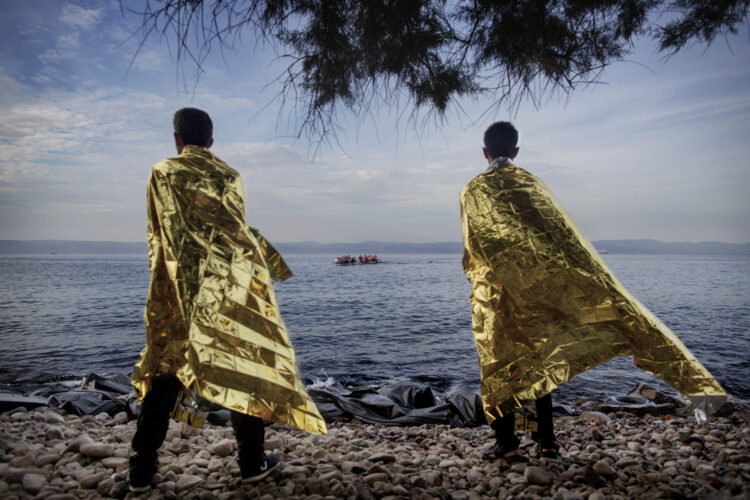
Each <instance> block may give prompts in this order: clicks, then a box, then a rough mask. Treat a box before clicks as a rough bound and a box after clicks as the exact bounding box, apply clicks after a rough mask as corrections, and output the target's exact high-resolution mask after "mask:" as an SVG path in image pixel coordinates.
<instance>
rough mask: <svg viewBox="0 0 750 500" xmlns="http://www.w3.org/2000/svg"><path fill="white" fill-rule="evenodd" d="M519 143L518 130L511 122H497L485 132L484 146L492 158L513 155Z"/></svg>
mask: <svg viewBox="0 0 750 500" xmlns="http://www.w3.org/2000/svg"><path fill="white" fill-rule="evenodd" d="M517 145H518V130H516V127H514V126H513V124H512V123H510V122H495V123H493V124H492V125H490V126H489V127H487V130H485V132H484V147H485V149H486V150H487V152H488V153H489V154H490V156H491V157H492V158H500V157H501V156H505V157H509V156H511V155H513V151H515V149H516V146H517Z"/></svg>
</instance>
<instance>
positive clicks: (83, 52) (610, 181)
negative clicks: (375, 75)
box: [0, 0, 750, 243]
mask: <svg viewBox="0 0 750 500" xmlns="http://www.w3.org/2000/svg"><path fill="white" fill-rule="evenodd" d="M127 5H131V6H137V5H138V2H126V6H127ZM139 24H140V18H139V17H138V16H137V15H134V14H130V13H127V12H125V13H124V14H123V12H122V11H121V9H120V5H119V3H118V2H116V1H76V0H73V1H70V2H66V1H54V2H53V1H39V0H2V1H0V117H2V118H0V239H21V240H28V239H68V240H96V241H100V240H106V241H142V240H143V239H144V238H145V225H146V224H145V188H146V181H147V179H148V175H149V171H150V168H151V166H152V165H153V164H154V163H156V162H157V161H159V160H161V159H162V158H165V157H168V156H173V155H174V154H175V150H174V143H173V139H172V128H171V120H172V114H173V113H174V111H175V110H177V109H179V108H181V107H184V106H193V107H199V108H202V109H205V110H206V111H208V112H209V113H210V114H211V116H212V118H213V121H214V140H215V143H214V146H213V147H212V151H213V152H214V153H215V154H216V155H217V156H219V157H220V158H222V159H223V160H225V161H226V162H227V163H229V164H230V165H231V166H233V167H234V168H235V169H237V170H238V171H239V172H240V174H241V175H242V178H243V181H244V185H245V198H246V200H245V202H246V215H247V220H248V223H249V224H250V225H252V226H254V227H257V228H258V229H259V230H260V231H261V232H262V233H263V234H264V235H265V236H266V237H267V238H269V239H270V240H271V241H274V242H293V241H319V242H356V241H362V240H380V241H393V242H437V241H460V239H461V232H460V226H459V205H458V194H459V192H460V191H461V189H462V187H463V186H464V185H465V184H466V183H467V182H469V181H470V180H471V179H472V178H473V177H474V176H476V175H477V174H479V173H481V172H482V171H483V170H484V169H485V168H486V166H487V165H486V161H485V160H484V158H483V156H482V151H481V148H482V134H483V132H484V129H485V128H486V127H487V126H488V125H489V124H490V123H492V122H493V121H496V120H508V119H509V120H511V121H513V122H514V124H515V125H516V127H517V128H518V129H519V131H520V133H521V138H520V144H519V146H520V153H519V155H518V157H517V164H518V165H519V166H521V167H523V168H525V169H527V170H529V171H531V172H532V173H534V174H536V175H537V176H538V177H540V178H541V179H542V180H543V181H544V182H545V183H546V184H547V185H548V186H549V187H550V188H551V190H552V191H553V192H554V193H555V195H556V196H557V198H558V199H559V200H560V201H561V202H562V204H563V205H564V206H565V207H566V209H567V211H568V212H569V213H570V214H571V216H572V217H573V219H574V220H575V221H576V222H577V223H578V225H579V226H580V227H581V229H582V230H583V232H584V234H586V235H587V236H588V237H589V238H590V239H592V240H602V239H632V238H652V239H658V240H662V241H723V242H728V243H744V242H750V196H748V195H749V194H750V190H749V186H750V35H749V34H748V29H747V27H746V26H744V27H742V29H741V30H740V33H738V34H737V35H736V36H731V37H729V38H727V39H723V38H722V39H719V40H717V41H716V42H714V44H713V45H711V46H710V47H705V46H696V47H692V48H690V49H688V50H685V51H684V52H681V53H679V54H677V55H676V56H673V57H672V58H670V59H669V60H668V61H664V60H663V59H662V57H661V56H660V55H659V54H657V53H656V51H655V50H654V47H653V45H652V42H651V41H649V40H641V41H639V42H637V44H636V46H635V49H634V51H633V53H632V54H630V55H629V56H628V58H627V60H626V61H624V62H618V63H615V64H613V65H612V66H610V67H609V68H608V69H607V70H606V72H605V74H604V75H603V77H602V83H600V84H597V85H591V86H589V87H587V88H585V89H581V90H578V91H576V92H574V93H572V94H571V95H568V96H554V97H553V98H551V99H549V100H545V101H543V102H541V103H540V104H539V105H538V106H535V105H534V104H533V103H531V102H524V103H522V104H521V105H520V106H519V107H518V108H517V109H516V110H514V111H511V110H508V109H507V108H498V109H495V110H494V111H492V112H489V113H488V112H486V110H488V108H490V107H491V105H492V100H491V98H489V97H486V98H481V99H476V100H474V99H472V100H466V101H462V102H461V103H460V109H458V108H457V109H455V110H453V111H451V112H449V113H448V115H447V116H446V119H445V120H444V121H443V122H442V123H437V124H432V125H431V126H428V127H414V126H413V124H410V123H409V122H408V120H407V119H406V118H404V117H403V116H402V115H399V112H398V110H394V109H388V108H384V109H380V110H379V111H378V112H377V113H376V114H374V115H373V116H371V117H368V118H367V119H364V120H356V119H354V118H352V117H347V116H346V115H344V116H343V117H342V119H343V127H342V129H341V131H340V132H339V134H338V135H337V139H338V143H334V144H333V145H332V146H323V147H322V148H320V149H317V150H316V149H315V146H314V144H310V143H308V142H307V141H306V140H305V139H304V138H303V139H295V138H294V137H293V134H290V131H293V130H294V127H295V126H296V122H295V120H294V115H293V114H290V109H289V108H286V109H285V110H284V109H280V107H279V104H278V102H277V101H274V97H275V96H276V94H277V92H278V90H279V86H278V84H276V83H275V79H276V77H277V76H278V75H279V74H280V73H281V72H282V70H283V66H282V65H281V64H280V62H279V61H278V60H277V59H276V58H275V54H274V52H273V50H272V49H271V48H270V47H265V46H262V45H261V46H259V45H257V44H256V43H255V42H254V39H253V37H252V36H249V34H248V36H246V37H244V39H243V41H242V42H241V43H238V44H237V46H236V51H235V52H231V51H227V52H225V53H224V54H223V55H222V54H219V53H218V52H216V53H213V54H212V56H211V57H209V59H208V60H207V61H206V63H205V65H204V70H205V73H203V74H202V75H201V77H200V79H199V80H198V81H197V84H195V82H196V81H195V79H193V78H192V77H191V76H190V75H188V76H187V77H186V78H185V77H183V76H181V75H182V74H181V73H180V67H179V66H178V65H177V64H176V62H175V57H174V51H173V50H172V49H173V48H174V47H171V46H170V45H169V44H168V43H166V42H165V41H164V40H162V39H159V38H158V37H152V38H151V39H150V40H149V41H147V43H146V44H145V45H144V46H143V47H142V49H141V51H140V53H139V55H138V56H137V57H136V58H135V59H133V56H134V54H135V53H136V49H137V46H138V42H139V41H140V38H139V37H138V36H135V37H132V36H131V35H132V34H133V33H134V32H136V31H137V28H138V26H139ZM186 69H187V70H188V71H189V70H190V67H186ZM186 82H187V85H186V84H185V83H186Z"/></svg>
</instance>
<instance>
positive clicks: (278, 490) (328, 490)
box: [0, 407, 750, 500]
mask: <svg viewBox="0 0 750 500" xmlns="http://www.w3.org/2000/svg"><path fill="white" fill-rule="evenodd" d="M721 415H722V416H714V417H711V418H709V420H708V422H707V423H705V424H703V425H701V424H698V423H697V422H696V421H695V419H694V418H693V417H688V416H684V414H681V413H680V412H670V413H668V414H665V415H653V414H645V415H642V416H638V415H636V414H634V413H629V412H625V411H612V412H609V413H602V412H599V411H590V412H584V413H582V414H581V415H577V416H571V417H558V418H556V419H555V432H556V434H557V437H558V440H559V442H560V445H561V449H562V452H561V455H560V457H559V458H556V459H545V458H540V457H539V456H538V455H537V451H538V450H537V447H536V444H535V443H534V442H533V441H531V440H530V438H529V436H528V434H527V433H522V435H523V437H522V442H521V450H520V451H521V454H522V456H523V457H524V458H525V460H524V461H523V462H521V463H517V464H513V465H510V464H507V463H506V462H505V461H503V460H497V461H494V462H488V461H484V460H483V459H482V451H484V449H486V448H487V447H489V446H490V445H491V444H492V442H493V437H492V436H493V433H492V431H491V429H490V428H489V427H488V426H482V427H478V428H450V427H449V426H447V425H422V426H411V427H395V426H385V425H370V424H362V423H357V422H356V421H351V422H345V423H344V422H336V423H333V424H331V425H330V426H329V434H328V435H326V436H317V435H313V434H307V433H305V432H302V431H299V430H296V429H290V428H287V427H283V426H280V425H277V424H274V425H272V426H270V427H268V428H267V429H266V449H267V450H269V451H273V452H275V453H278V454H279V455H280V456H281V464H280V466H279V468H278V470H276V471H274V472H273V473H272V474H271V475H270V476H268V477H266V478H265V479H264V480H263V481H261V482H259V483H251V484H246V483H243V482H242V480H241V479H240V477H239V468H238V466H237V464H236V462H235V458H234V453H235V451H236V443H235V441H234V434H233V431H232V428H231V426H216V425H211V424H206V425H205V426H204V427H203V428H202V429H192V428H189V427H186V426H183V425H182V424H177V423H176V422H173V421H172V422H171V423H170V429H169V431H168V434H167V439H166V440H165V443H164V445H163V446H162V448H161V449H160V451H159V460H160V468H159V472H158V473H157V476H156V477H155V478H154V481H153V482H152V489H151V490H150V491H148V492H146V493H144V494H141V496H140V497H138V498H199V499H202V500H207V499H212V498H217V499H229V498H247V497H254V498H263V499H264V500H270V499H272V498H318V499H320V498H363V499H371V498H389V499H391V498H456V499H463V498H466V499H478V498H529V499H536V498H555V499H587V500H601V499H605V498H617V499H620V498H622V499H625V498H641V497H642V498H706V497H716V498H733V497H736V498H747V497H748V496H750V411H749V410H748V409H747V408H744V407H736V408H733V409H730V411H724V412H722V413H721ZM134 432H135V421H129V422H128V420H127V415H126V414H125V413H124V412H123V413H119V414H117V415H115V416H114V417H111V416H109V415H108V414H106V413H101V414H99V415H96V416H91V415H87V416H83V417H78V416H73V415H64V414H63V413H62V412H61V411H59V410H57V409H52V408H48V407H42V408H36V409H34V410H32V411H26V410H23V409H16V410H12V411H10V412H6V413H3V414H0V497H2V498H34V497H36V498H53V499H55V500H64V499H68V498H71V499H72V498H102V497H110V498H126V497H127V498H136V496H135V495H134V494H133V493H129V492H128V488H127V457H128V456H129V454H130V439H131V438H132V435H133V433H134Z"/></svg>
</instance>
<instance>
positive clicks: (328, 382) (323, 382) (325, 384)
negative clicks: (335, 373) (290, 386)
mask: <svg viewBox="0 0 750 500" xmlns="http://www.w3.org/2000/svg"><path fill="white" fill-rule="evenodd" d="M320 374H321V375H322V376H323V377H325V379H323V378H318V377H313V381H312V383H311V384H309V385H308V386H307V387H305V389H306V390H310V389H328V388H331V387H333V386H334V384H335V383H336V380H334V378H333V377H331V376H330V375H328V374H327V373H326V372H325V370H320Z"/></svg>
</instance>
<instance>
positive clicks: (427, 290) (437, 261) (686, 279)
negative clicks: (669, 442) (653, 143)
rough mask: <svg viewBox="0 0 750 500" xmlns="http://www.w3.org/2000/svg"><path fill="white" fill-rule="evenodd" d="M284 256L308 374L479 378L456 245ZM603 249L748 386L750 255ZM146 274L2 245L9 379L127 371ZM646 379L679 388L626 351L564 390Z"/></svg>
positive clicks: (294, 329) (636, 289)
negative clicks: (441, 250) (343, 259)
mask: <svg viewBox="0 0 750 500" xmlns="http://www.w3.org/2000/svg"><path fill="white" fill-rule="evenodd" d="M363 251H366V249H363ZM285 257H286V260H287V263H288V264H289V265H290V267H291V268H292V271H293V272H294V276H293V277H292V278H291V279H289V280H288V281H286V282H283V283H278V284H276V286H275V289H276V292H277V297H278V300H279V304H280V308H281V312H282V316H283V318H284V321H285V322H286V325H287V328H288V330H289V334H290V337H291V339H292V343H293V345H294V348H295V351H296V355H297V363H298V366H299V368H300V371H301V374H302V375H303V377H304V378H305V379H306V381H307V382H308V383H318V384H321V383H328V384H331V383H336V384H342V385H355V386H360V385H366V384H370V383H382V382H386V381H392V380H416V381H421V382H424V383H427V384H429V385H431V386H433V388H435V389H436V390H437V391H439V392H446V391H450V390H452V389H455V388H460V389H468V390H474V391H478V389H479V370H478V365H477V361H478V359H477V353H476V348H475V345H474V340H473V338H472V333H471V310H470V307H469V300H468V297H469V293H470V286H469V283H468V281H467V280H466V277H465V275H464V274H463V270H462V268H461V257H460V255H452V254H447V255H446V254H443V255H414V254H410V255H381V258H382V259H383V262H382V263H380V264H370V265H354V266H337V265H335V264H333V262H332V261H333V259H332V256H321V255H287V256H285ZM604 259H605V261H606V262H607V264H608V265H609V266H610V268H611V269H612V270H613V271H614V272H615V274H616V275H617V277H618V278H619V279H620V281H621V282H622V283H623V284H624V285H625V287H626V288H628V290H629V291H630V292H631V293H632V294H633V295H634V296H635V297H637V298H638V299H639V300H640V301H641V302H642V303H643V304H645V305H646V306H647V307H648V308H649V309H651V311H652V312H653V313H654V314H656V316H658V317H659V318H660V319H661V320H662V321H663V322H664V323H666V324H667V325H668V326H669V327H670V328H672V329H673V330H674V331H675V333H676V334H677V335H678V336H679V337H680V338H681V339H682V341H683V342H684V343H685V344H686V345H687V346H688V348H690V350H691V351H692V352H693V353H694V354H695V355H696V356H697V357H698V359H699V360H700V361H701V362H702V363H703V364H704V365H705V366H706V367H707V368H708V370H709V371H710V372H711V373H712V374H713V375H714V376H715V377H716V378H717V379H718V380H719V382H720V383H721V384H722V385H723V386H724V387H725V388H726V389H727V390H728V391H729V392H730V393H731V394H733V395H734V396H736V397H739V398H743V399H748V398H750V360H749V357H748V352H750V256H714V255H698V256H680V255H613V254H609V255H605V256H604ZM148 280H149V272H148V266H147V263H146V258H145V256H140V255H125V256H61V255H48V256H19V257H13V256H2V257H0V359H1V360H2V362H0V383H21V382H23V383H26V384H28V383H36V382H39V383H41V382H47V381H51V380H58V381H59V380H73V379H76V378H78V377H81V376H83V375H85V374H87V373H90V372H95V373H101V374H106V373H111V372H127V373H129V372H130V371H131V370H132V367H133V364H134V363H135V361H136V360H137V359H138V354H139V352H140V350H141V349H142V348H143V344H144V330H143V309H144V305H145V300H146V294H147V289H148ZM638 382H645V383H648V384H649V385H652V386H655V387H657V388H659V389H660V390H663V391H666V392H672V393H674V392H673V391H672V390H671V389H670V388H669V387H668V386H666V385H665V384H664V383H663V382H661V381H660V380H659V379H658V378H656V377H653V376H651V375H649V374H647V373H645V372H642V371H640V370H638V369H637V368H635V367H634V366H633V363H632V358H628V357H624V358H617V359H615V360H612V361H610V362H608V363H605V364H604V365H602V366H600V367H598V368H596V369H594V370H591V371H589V372H586V373H584V374H581V375H579V376H578V377H576V378H575V379H573V380H572V381H571V382H569V383H568V384H565V385H564V386H563V387H562V388H561V389H560V390H559V391H558V392H557V393H556V394H557V396H556V397H557V398H561V399H563V400H564V399H571V398H573V397H578V396H581V397H590V398H595V399H600V400H601V399H605V398H606V397H608V396H611V395H618V394H624V393H626V392H627V391H629V390H630V389H632V388H633V387H635V385H636V384H637V383H638Z"/></svg>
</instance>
